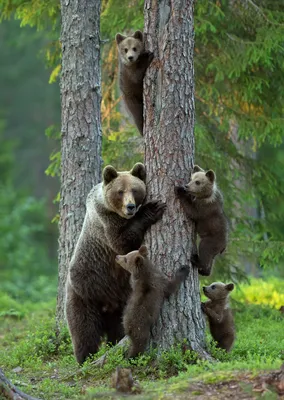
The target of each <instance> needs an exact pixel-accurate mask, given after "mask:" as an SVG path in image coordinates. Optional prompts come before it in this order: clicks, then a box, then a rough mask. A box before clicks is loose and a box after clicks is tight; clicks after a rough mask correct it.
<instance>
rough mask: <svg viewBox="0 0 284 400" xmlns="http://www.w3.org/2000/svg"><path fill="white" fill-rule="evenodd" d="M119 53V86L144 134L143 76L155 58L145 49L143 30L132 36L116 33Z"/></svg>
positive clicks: (137, 124)
mask: <svg viewBox="0 0 284 400" xmlns="http://www.w3.org/2000/svg"><path fill="white" fill-rule="evenodd" d="M115 38H116V43H117V48H118V53H119V87H120V90H121V92H122V95H123V99H124V102H125V105H126V107H127V108H128V110H129V112H130V113H131V115H132V117H133V119H134V122H135V124H136V126H137V128H138V129H139V132H140V133H141V135H143V78H144V75H145V72H146V69H147V68H148V67H149V65H150V64H151V61H152V60H153V57H154V56H153V53H150V52H147V51H145V48H144V37H143V33H142V32H141V31H136V32H135V33H134V34H133V35H132V36H123V35H121V34H120V33H117V35H116V37H115Z"/></svg>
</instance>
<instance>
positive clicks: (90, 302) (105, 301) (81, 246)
mask: <svg viewBox="0 0 284 400" xmlns="http://www.w3.org/2000/svg"><path fill="white" fill-rule="evenodd" d="M145 179H146V172H145V167H144V165H143V164H141V163H137V164H135V165H134V167H133V168H132V170H131V171H127V172H117V171H116V170H115V169H114V168H113V167H112V166H107V167H105V169H104V170H103V182H102V183H99V184H98V185H96V186H95V187H94V188H93V189H92V190H91V192H90V193H89V195H88V197H87V204H86V215H85V220H84V223H83V227H82V231H81V233H80V236H79V239H78V242H77V244H76V247H75V250H74V254H73V257H72V259H71V262H70V266H69V271H68V277H67V284H66V318H67V322H68V327H69V330H70V334H71V337H72V343H73V347H74V353H75V356H76V359H77V361H78V362H79V363H83V362H84V361H85V360H86V358H87V357H88V356H89V355H91V354H94V353H96V352H97V351H98V347H99V345H100V343H101V337H102V336H103V335H106V337H107V341H108V342H110V343H115V342H117V341H119V340H120V339H121V338H122V337H123V336H124V331H123V326H122V313H123V309H124V307H125V304H126V301H127V299H128V297H129V295H130V292H131V288H130V284H129V273H128V272H127V271H125V270H124V269H123V268H121V267H119V266H118V265H117V264H116V262H115V257H116V255H117V254H125V253H128V252H130V251H132V250H134V249H137V248H139V247H140V246H141V244H142V241H143V238H144V234H145V232H146V230H147V229H148V228H149V227H150V226H151V225H152V224H154V223H155V222H157V221H158V220H159V219H161V218H162V215H163V212H164V208H165V204H163V203H160V202H158V201H151V202H148V203H145V204H143V201H144V199H145V195H146V185H145Z"/></svg>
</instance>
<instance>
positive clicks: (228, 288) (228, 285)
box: [226, 283, 235, 292]
mask: <svg viewBox="0 0 284 400" xmlns="http://www.w3.org/2000/svg"><path fill="white" fill-rule="evenodd" d="M234 287H235V285H234V284H233V283H228V284H227V285H226V289H227V290H228V292H231V291H232V290H234Z"/></svg>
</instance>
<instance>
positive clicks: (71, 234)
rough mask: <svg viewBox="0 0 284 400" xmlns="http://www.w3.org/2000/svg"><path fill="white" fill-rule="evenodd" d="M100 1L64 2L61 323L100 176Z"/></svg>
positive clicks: (59, 309) (59, 310) (62, 2)
mask: <svg viewBox="0 0 284 400" xmlns="http://www.w3.org/2000/svg"><path fill="white" fill-rule="evenodd" d="M100 7H101V2H100V1H99V0H96V1H89V0H74V1H65V0H61V19H62V28H61V42H62V75H61V107H62V115H61V119H62V130H61V132H62V141H61V193H60V207H59V210H60V223H59V282H58V299H57V320H58V322H59V321H62V320H63V318H64V291H65V281H66V273H67V268H68V264H69V261H70V258H71V256H72V253H73V250H74V246H75V244H76V242H77V239H78V236H79V233H80V231H81V227H82V223H83V219H84V215H85V201H86V197H87V194H88V193H89V191H90V189H91V188H92V186H93V185H95V184H97V183H98V182H99V181H100V176H101V136H102V135H101V117H100V104H101V72H100Z"/></svg>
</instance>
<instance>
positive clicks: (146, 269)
mask: <svg viewBox="0 0 284 400" xmlns="http://www.w3.org/2000/svg"><path fill="white" fill-rule="evenodd" d="M147 255H148V252H147V248H146V246H141V247H140V248H139V250H136V251H132V252H130V253H128V254H126V255H118V256H116V262H117V263H118V264H119V265H120V266H121V267H122V268H124V269H125V270H126V271H128V272H130V274H131V276H130V284H131V287H132V294H131V296H130V298H129V300H128V302H127V305H126V308H125V310H124V313H123V327H124V331H125V334H126V335H128V336H129V337H130V340H131V347H130V350H129V353H128V357H129V358H130V357H136V356H137V355H138V354H139V353H143V352H144V351H145V348H146V346H147V343H148V340H149V337H150V329H151V327H152V326H153V325H154V323H155V322H156V320H157V319H158V316H159V312H160V309H161V307H162V305H163V301H164V298H168V297H169V296H170V295H171V294H173V293H175V292H176V291H177V290H178V288H179V286H180V284H181V283H182V282H183V281H184V280H185V279H186V277H187V276H188V273H189V268H188V267H182V268H180V269H178V270H177V271H176V273H175V276H174V277H173V278H172V279H168V278H167V277H166V276H165V274H164V273H163V272H162V271H160V270H159V269H157V268H156V267H154V265H153V264H152V263H151V261H150V260H149V259H148V257H147Z"/></svg>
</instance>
